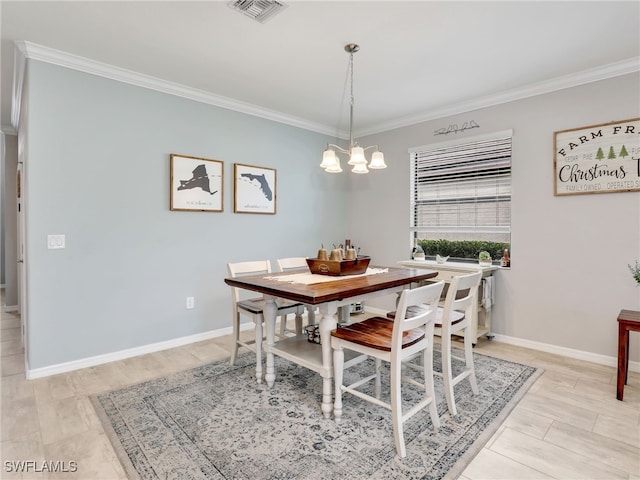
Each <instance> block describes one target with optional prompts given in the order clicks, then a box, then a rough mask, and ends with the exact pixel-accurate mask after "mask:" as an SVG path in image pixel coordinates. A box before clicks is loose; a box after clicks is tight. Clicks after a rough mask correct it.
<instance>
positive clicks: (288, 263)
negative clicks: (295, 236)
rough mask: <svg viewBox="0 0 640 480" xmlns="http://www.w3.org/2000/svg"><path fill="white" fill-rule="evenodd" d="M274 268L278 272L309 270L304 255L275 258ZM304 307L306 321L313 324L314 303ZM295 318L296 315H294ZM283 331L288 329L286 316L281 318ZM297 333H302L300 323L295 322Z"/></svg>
mask: <svg viewBox="0 0 640 480" xmlns="http://www.w3.org/2000/svg"><path fill="white" fill-rule="evenodd" d="M276 269H277V271H278V272H288V271H290V270H302V269H304V270H305V271H307V272H309V265H307V259H306V257H288V258H277V259H276ZM305 308H306V310H307V322H308V324H309V325H313V324H314V323H315V321H316V307H315V306H314V305H307V304H305ZM296 318H297V317H296ZM283 321H284V326H285V327H284V328H285V330H284V331H285V332H286V331H289V330H287V329H286V324H287V319H286V317H285V318H284V319H283ZM294 333H296V334H297V335H299V334H300V333H302V323H300V325H298V324H297V323H296V329H295V332H294Z"/></svg>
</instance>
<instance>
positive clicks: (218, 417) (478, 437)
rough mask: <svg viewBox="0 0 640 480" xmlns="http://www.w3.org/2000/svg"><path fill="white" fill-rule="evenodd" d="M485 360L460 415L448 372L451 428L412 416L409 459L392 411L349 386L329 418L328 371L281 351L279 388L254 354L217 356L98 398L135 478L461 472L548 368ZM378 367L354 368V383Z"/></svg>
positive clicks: (464, 393) (461, 387)
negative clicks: (261, 372) (258, 371)
mask: <svg viewBox="0 0 640 480" xmlns="http://www.w3.org/2000/svg"><path fill="white" fill-rule="evenodd" d="M457 353H458V355H459V356H460V355H461V352H457ZM439 357H440V354H439V352H436V354H435V355H434V364H435V365H434V368H436V369H438V368H439V363H440V362H439ZM474 361H475V366H476V375H477V378H478V385H479V388H480V392H479V394H478V395H473V393H472V392H471V388H470V385H469V382H468V381H463V382H462V383H460V384H458V385H457V386H456V387H455V394H456V405H457V407H458V415H456V416H455V417H451V416H450V415H449V413H448V410H447V405H446V401H445V399H444V395H443V394H442V382H441V380H440V379H439V378H436V395H437V397H438V413H439V415H440V419H441V426H440V428H439V430H437V431H436V432H434V431H433V426H432V424H431V420H430V417H429V414H428V412H427V410H428V409H424V410H423V411H421V412H420V413H418V414H417V415H415V416H414V417H412V418H411V419H410V420H408V421H407V422H406V423H405V432H404V435H405V441H406V444H407V456H406V457H405V458H404V459H402V460H401V459H400V458H399V457H397V456H396V451H395V445H394V442H393V427H392V423H391V416H390V412H389V411H388V410H386V409H384V408H381V407H378V406H376V405H373V404H371V403H370V402H365V401H363V400H361V399H359V398H357V397H354V396H353V395H349V394H345V395H344V397H343V416H342V421H341V422H340V423H339V424H336V423H335V421H334V420H333V418H331V419H325V418H323V416H322V412H321V410H320V403H321V397H322V382H321V378H320V376H319V375H318V374H317V373H315V372H312V371H310V370H308V369H306V368H304V367H299V366H297V365H295V364H293V363H291V362H289V361H287V360H284V359H280V358H277V357H276V372H277V379H276V383H275V385H274V386H273V387H272V388H267V387H266V385H265V384H264V383H263V384H257V383H256V382H255V377H254V375H255V356H254V354H253V353H247V354H244V355H241V356H240V357H238V360H237V362H236V365H235V366H233V367H231V366H229V365H228V362H227V361H219V362H214V363H210V364H207V365H203V366H200V367H197V368H193V369H190V370H187V371H184V372H180V373H176V374H172V375H169V376H166V377H162V378H157V379H154V380H150V381H147V382H143V383H140V384H137V385H132V386H129V387H125V388H122V389H119V390H115V391H112V392H108V393H103V394H100V395H96V396H93V397H92V401H93V405H94V407H95V409H96V412H97V413H98V416H99V417H100V419H101V421H102V423H103V425H104V428H105V431H106V432H107V435H108V436H109V438H110V440H111V442H112V444H113V446H114V448H115V450H116V452H117V454H118V456H119V458H120V461H121V462H122V465H123V466H124V468H125V471H126V472H127V475H128V476H129V478H132V479H138V478H140V479H161V480H173V479H176V480H178V479H179V480H183V479H251V480H255V479H323V480H324V479H345V478H348V479H350V480H351V479H368V478H373V479H385V480H386V479H391V478H399V479H400V478H401V479H413V478H416V479H417V478H424V479H441V478H457V477H458V476H459V475H460V474H461V473H462V471H463V470H464V468H465V467H466V465H468V464H469V462H470V461H471V459H473V457H474V456H475V455H476V454H477V453H478V452H479V451H480V449H482V447H483V445H484V444H485V443H486V442H487V440H488V439H489V438H490V437H491V435H492V434H493V433H494V432H495V431H496V430H497V428H498V427H499V426H500V424H501V423H502V422H503V421H504V419H505V418H506V416H507V415H508V413H509V412H510V411H511V410H512V408H513V407H514V406H515V405H516V404H517V402H518V401H519V400H520V398H522V396H523V395H524V393H525V392H526V391H527V390H528V388H529V387H530V386H531V385H532V384H533V382H534V381H535V380H536V379H537V378H538V376H539V375H540V374H541V370H540V369H536V368H534V367H530V366H527V365H521V364H518V363H514V362H509V361H505V360H501V359H497V358H493V357H489V356H486V355H481V354H477V353H475V354H474ZM454 363H455V362H454ZM371 368H372V364H369V363H368V362H365V363H363V364H361V365H359V366H357V367H354V368H352V369H350V370H351V371H352V372H353V373H351V374H347V373H345V381H349V379H350V378H351V376H352V375H353V374H355V375H359V374H362V372H365V371H367V372H371ZM454 368H455V365H454ZM347 372H349V370H348V371H347ZM385 377H386V376H385ZM385 377H383V378H385ZM385 387H387V388H385ZM385 391H388V384H386V385H385V383H384V382H383V392H385ZM402 392H403V401H406V402H409V403H411V402H414V401H415V398H417V395H418V392H417V390H415V389H414V387H412V386H411V384H408V385H406V386H405V384H404V383H403V390H402ZM383 396H384V393H383Z"/></svg>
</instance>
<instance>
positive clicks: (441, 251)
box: [418, 239, 511, 261]
mask: <svg viewBox="0 0 640 480" xmlns="http://www.w3.org/2000/svg"><path fill="white" fill-rule="evenodd" d="M418 243H419V244H420V246H421V247H422V249H423V250H424V251H425V255H426V256H427V257H435V256H436V255H440V256H442V257H447V256H448V257H451V258H450V260H452V261H453V260H456V259H459V260H478V255H479V254H480V252H482V251H487V252H489V254H490V255H491V258H492V259H493V260H494V261H498V260H500V258H501V257H502V254H503V253H504V250H505V248H506V249H508V250H509V253H511V245H510V244H509V243H504V242H488V241H481V240H442V239H440V240H418Z"/></svg>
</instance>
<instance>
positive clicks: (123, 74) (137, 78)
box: [12, 42, 335, 137]
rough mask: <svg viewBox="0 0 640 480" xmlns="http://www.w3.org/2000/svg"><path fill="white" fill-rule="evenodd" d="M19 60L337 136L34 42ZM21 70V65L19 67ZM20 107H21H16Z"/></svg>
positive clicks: (25, 45)
mask: <svg viewBox="0 0 640 480" xmlns="http://www.w3.org/2000/svg"><path fill="white" fill-rule="evenodd" d="M15 46H16V52H17V54H16V57H18V56H19V55H18V52H19V53H20V54H21V56H22V57H23V59H24V58H28V59H32V60H38V61H41V62H46V63H51V64H53V65H59V66H61V67H66V68H71V69H73V70H78V71H80V72H84V73H90V74H92V75H97V76H100V77H104V78H109V79H111V80H116V81H118V82H123V83H127V84H130V85H135V86H138V87H142V88H147V89H149V90H155V91H157V92H161V93H167V94H169V95H175V96H178V97H182V98H186V99H189V100H194V101H196V102H200V103H205V104H208V105H215V106H217V107H221V108H226V109H228V110H233V111H236V112H240V113H246V114H247V115H252V116H255V117H260V118H264V119H267V120H272V121H274V122H278V123H284V124H286V125H291V126H293V127H298V128H302V129H305V130H311V131H314V132H317V133H322V134H325V135H329V136H332V137H334V136H335V128H330V127H327V126H326V125H322V124H319V123H315V122H311V121H309V120H305V119H303V118H298V117H294V116H292V115H287V114H284V113H281V112H277V111H274V110H269V109H266V108H262V107H258V106H256V105H252V104H249V103H245V102H241V101H239V100H234V99H232V98H228V97H223V96H221V95H215V94H212V93H209V92H205V91H204V90H199V89H197V88H191V87H187V86H184V85H181V84H178V83H174V82H170V81H167V80H162V79H160V78H156V77H152V76H150V75H145V74H142V73H138V72H134V71H132V70H127V69H124V68H120V67H116V66H113V65H108V64H106V63H102V62H98V61H95V60H91V59H88V58H84V57H80V56H78V55H73V54H71V53H67V52H63V51H60V50H55V49H53V48H49V47H44V46H42V45H36V44H34V43H31V42H15ZM24 63H25V62H24V60H23V63H21V64H20V65H19V67H20V70H21V72H20V73H18V75H20V82H19V86H20V91H19V92H16V88H15V85H16V81H15V76H16V73H14V110H17V112H18V115H19V100H18V101H17V102H16V100H17V99H16V93H19V94H21V93H22V85H21V83H22V77H23V75H24V73H23V72H24V68H25V65H24ZM17 67H18V65H17ZM16 105H17V107H15V106H16ZM15 117H16V113H15V112H12V121H13V122H14V126H15V125H17V122H16V120H17V119H16V118H15Z"/></svg>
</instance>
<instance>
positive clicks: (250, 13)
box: [227, 0, 287, 23]
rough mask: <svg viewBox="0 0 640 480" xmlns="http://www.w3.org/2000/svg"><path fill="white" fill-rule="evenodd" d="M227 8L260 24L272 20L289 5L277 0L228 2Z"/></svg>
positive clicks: (235, 0)
mask: <svg viewBox="0 0 640 480" xmlns="http://www.w3.org/2000/svg"><path fill="white" fill-rule="evenodd" d="M227 6H229V8H233V9H234V10H236V11H238V12H240V13H244V14H245V15H246V16H247V17H251V18H253V19H254V20H255V21H256V22H260V23H264V22H266V21H267V20H270V19H271V18H273V17H274V16H275V15H276V14H277V13H280V12H281V11H282V10H284V9H285V8H287V5H285V4H284V3H282V2H276V1H275V0H234V1H231V2H228V3H227Z"/></svg>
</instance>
